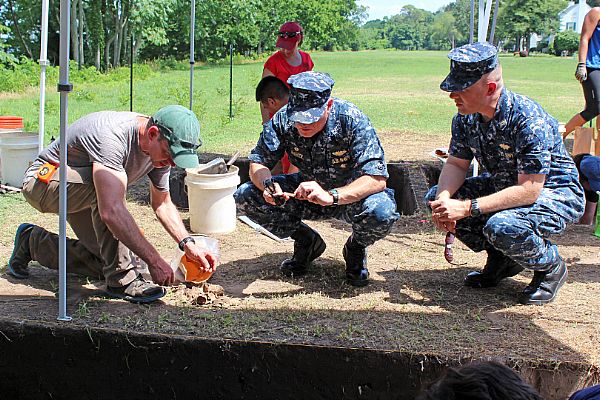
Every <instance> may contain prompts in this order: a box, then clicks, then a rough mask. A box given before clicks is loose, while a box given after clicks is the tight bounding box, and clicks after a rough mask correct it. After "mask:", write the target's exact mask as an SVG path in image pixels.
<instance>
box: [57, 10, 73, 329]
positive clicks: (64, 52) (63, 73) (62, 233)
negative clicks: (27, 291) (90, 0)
mask: <svg viewBox="0 0 600 400" xmlns="http://www.w3.org/2000/svg"><path fill="white" fill-rule="evenodd" d="M70 3H71V2H70V0H60V57H59V59H60V73H59V81H58V92H59V93H60V168H59V169H58V171H59V178H60V185H59V206H58V216H59V217H58V219H59V221H58V236H59V242H58V320H59V321H70V320H71V317H69V316H68V315H67V168H65V167H66V165H67V136H66V132H67V123H68V120H69V118H68V116H69V113H68V111H69V110H68V107H69V92H70V91H72V90H73V85H71V84H70V83H69V41H70V33H69V19H70V9H71V4H70Z"/></svg>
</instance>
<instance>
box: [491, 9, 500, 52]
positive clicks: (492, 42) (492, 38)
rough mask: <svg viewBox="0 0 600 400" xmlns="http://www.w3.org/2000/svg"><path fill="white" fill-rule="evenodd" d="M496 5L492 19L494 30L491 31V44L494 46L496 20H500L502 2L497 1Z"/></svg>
mask: <svg viewBox="0 0 600 400" xmlns="http://www.w3.org/2000/svg"><path fill="white" fill-rule="evenodd" d="M495 2H496V4H494V16H493V17H492V29H491V30H490V40H489V42H490V43H491V44H494V33H495V32H496V19H497V18H498V8H499V7H500V0H495Z"/></svg>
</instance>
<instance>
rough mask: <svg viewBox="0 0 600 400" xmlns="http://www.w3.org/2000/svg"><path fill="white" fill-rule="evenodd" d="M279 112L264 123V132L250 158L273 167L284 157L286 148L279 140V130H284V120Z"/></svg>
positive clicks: (270, 167)
mask: <svg viewBox="0 0 600 400" xmlns="http://www.w3.org/2000/svg"><path fill="white" fill-rule="evenodd" d="M280 117H281V116H280V115H279V113H277V114H275V115H274V116H273V118H271V120H269V121H268V122H267V123H265V124H264V125H263V130H262V133H261V134H260V137H259V138H258V142H257V143H256V146H255V147H254V149H252V151H251V152H250V155H249V156H248V159H249V160H250V161H252V162H255V163H258V164H262V165H264V166H266V167H267V168H269V169H272V168H273V167H274V166H275V164H277V162H278V161H279V160H280V159H281V157H283V153H284V149H283V147H282V145H281V141H280V140H279V136H278V132H282V126H283V125H282V121H281V118H280Z"/></svg>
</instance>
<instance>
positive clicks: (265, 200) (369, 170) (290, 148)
mask: <svg viewBox="0 0 600 400" xmlns="http://www.w3.org/2000/svg"><path fill="white" fill-rule="evenodd" d="M288 84H289V85H290V98H289V103H288V105H287V106H284V107H283V108H282V109H280V110H279V111H278V112H277V113H276V114H275V115H274V116H273V118H272V119H271V120H270V121H269V122H267V123H266V124H265V125H264V127H263V132H262V134H261V135H260V138H259V140H258V143H257V144H256V147H255V148H254V150H252V152H251V154H250V157H249V158H250V161H251V164H250V179H251V182H248V183H245V184H243V185H242V186H240V187H239V189H238V190H237V192H236V193H235V195H234V197H235V199H236V202H237V205H238V209H239V210H240V212H243V213H245V214H246V215H248V216H249V217H250V218H252V219H254V220H256V221H257V222H258V223H260V224H261V225H263V226H264V227H265V228H267V229H268V230H269V231H271V232H272V233H274V234H275V235H277V236H279V237H287V236H291V237H292V239H294V241H295V242H294V255H293V257H292V258H291V259H288V260H285V261H284V262H283V263H282V264H281V271H282V272H283V273H284V274H286V275H300V274H303V273H305V272H306V270H307V268H308V266H309V265H310V263H311V262H312V261H313V260H314V259H316V258H317V257H319V256H320V255H321V254H322V253H323V251H325V242H324V241H323V239H322V238H321V236H320V235H319V234H318V233H317V232H315V231H314V230H313V229H311V228H310V227H309V226H308V225H306V224H304V223H303V222H302V220H303V219H308V220H321V219H330V218H336V219H341V220H345V221H347V222H349V223H351V224H352V235H351V236H350V238H349V239H348V241H347V242H346V244H345V246H344V249H343V256H344V260H345V261H346V280H347V281H348V283H350V284H352V285H354V286H364V285H366V284H367V283H368V279H369V271H368V270H367V261H366V257H367V252H366V247H367V246H369V245H371V244H373V243H374V242H375V241H377V240H379V239H381V238H383V237H385V236H386V235H387V234H388V232H389V231H390V229H391V227H392V225H393V224H394V222H395V221H396V220H397V219H398V217H399V215H398V213H397V212H396V202H395V200H394V192H393V190H391V189H386V180H387V178H388V172H387V167H386V164H385V161H384V154H383V149H382V147H381V143H380V142H379V138H378V137H377V134H376V133H375V130H374V129H373V127H372V126H371V123H370V121H369V119H368V118H367V117H366V116H365V115H364V114H363V113H362V112H361V111H360V110H359V109H358V108H357V107H356V106H355V105H354V104H352V103H349V102H347V101H344V100H340V99H338V98H334V97H330V96H331V89H332V87H333V84H334V81H333V79H331V77H329V75H327V74H324V73H320V72H312V71H311V72H303V73H301V74H297V75H293V76H291V77H290V78H289V79H288ZM285 151H287V153H288V155H289V159H290V162H291V163H292V164H293V165H295V166H297V167H298V168H299V170H300V172H299V173H296V174H289V175H276V176H271V172H270V170H271V168H273V166H274V165H275V164H276V163H277V161H278V160H279V159H281V157H282V155H283V153H284V152H285ZM292 194H293V195H292ZM278 204H279V205H278Z"/></svg>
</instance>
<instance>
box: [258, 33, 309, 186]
mask: <svg viewBox="0 0 600 400" xmlns="http://www.w3.org/2000/svg"><path fill="white" fill-rule="evenodd" d="M277 36H278V37H277V43H275V46H276V47H277V48H279V50H278V51H277V52H276V53H275V54H273V55H272V56H271V57H269V59H268V60H267V62H266V63H265V66H264V68H263V73H262V77H263V78H264V77H266V76H275V77H277V78H279V79H281V81H283V82H284V83H285V84H286V85H287V86H288V87H289V85H288V83H287V80H288V78H289V77H290V76H292V75H296V74H299V73H301V72H306V71H312V69H313V67H314V66H315V64H314V63H313V61H312V59H311V58H310V55H309V54H308V53H306V52H304V51H301V50H299V49H298V47H300V45H301V44H302V41H303V40H304V29H302V26H300V24H299V23H297V22H286V23H285V24H283V25H281V27H280V28H279V31H278V32H277ZM260 113H261V115H262V122H263V124H264V123H265V122H267V121H268V120H270V119H271V117H272V115H269V111H268V110H266V109H265V108H264V107H263V106H262V104H261V106H260ZM276 168H277V167H276ZM281 169H282V172H283V173H284V174H287V173H293V172H297V171H298V169H297V168H296V167H294V166H293V165H291V164H290V161H289V160H288V156H287V153H286V154H284V156H283V158H282V159H281ZM276 172H279V171H276Z"/></svg>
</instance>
